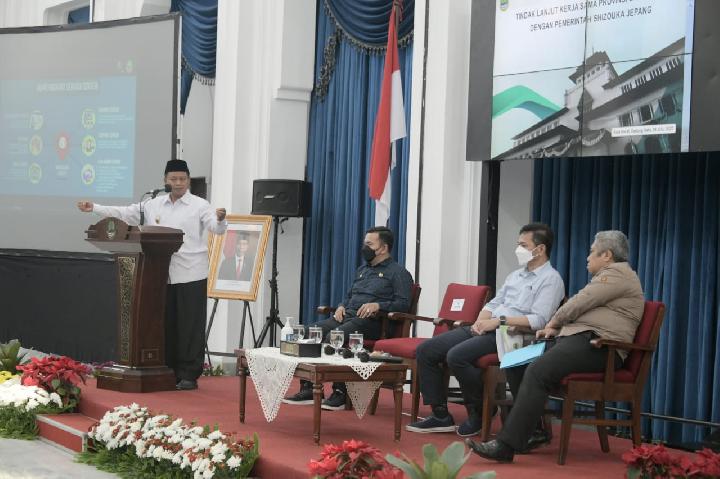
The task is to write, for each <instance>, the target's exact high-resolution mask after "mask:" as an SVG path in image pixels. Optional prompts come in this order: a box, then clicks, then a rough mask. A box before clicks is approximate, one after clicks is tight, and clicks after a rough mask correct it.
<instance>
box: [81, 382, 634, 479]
mask: <svg viewBox="0 0 720 479" xmlns="http://www.w3.org/2000/svg"><path fill="white" fill-rule="evenodd" d="M238 384H239V381H238V379H237V378H236V377H203V378H200V388H199V389H198V390H196V391H167V392H159V393H146V394H130V393H117V392H113V391H106V390H100V389H97V388H96V387H95V382H94V381H89V382H88V385H87V386H86V387H84V388H83V396H82V401H81V402H80V412H81V413H82V414H85V415H87V416H90V417H92V418H96V419H99V418H100V417H102V415H103V414H104V413H105V411H107V410H109V409H112V408H113V407H115V406H119V405H127V404H130V403H133V402H136V403H138V404H140V405H141V406H147V407H148V408H150V409H151V410H152V411H153V412H156V413H160V412H162V413H168V414H172V415H174V416H176V417H182V418H183V419H184V420H185V422H187V423H189V422H191V421H196V422H197V423H198V424H200V425H204V424H210V425H214V424H218V426H219V427H220V429H221V430H222V431H224V432H227V433H231V432H232V433H236V434H238V435H240V436H246V435H252V434H253V432H257V433H258V435H259V437H260V459H259V460H258V462H257V464H256V466H255V471H254V474H255V475H256V476H258V477H262V478H263V479H268V478H282V479H286V478H303V479H305V478H307V477H308V476H309V475H308V469H307V463H308V462H309V461H310V459H316V458H318V457H319V453H320V450H321V446H315V444H314V443H313V440H312V410H311V407H310V406H290V405H287V404H283V405H282V406H281V407H280V412H279V414H278V417H277V419H275V421H273V422H271V423H268V422H267V421H266V420H265V417H264V416H263V414H262V410H261V409H260V402H259V401H258V399H257V396H256V394H255V391H254V389H253V386H252V381H248V393H247V406H246V422H245V424H240V421H239V419H238ZM296 387H297V384H293V385H292V386H291V390H292V391H294V390H295V388H296ZM403 406H404V411H405V412H409V410H410V395H408V394H406V395H405V399H404V402H403ZM450 407H451V411H452V412H453V415H454V416H455V420H456V422H457V421H462V420H464V418H465V412H464V408H462V407H460V406H455V405H451V406H450ZM392 411H393V409H392V392H391V391H390V390H382V391H381V393H380V404H379V405H378V410H377V415H375V416H370V415H369V414H368V415H366V416H365V417H364V418H363V419H358V418H357V416H356V415H355V412H354V411H323V413H322V425H321V432H320V434H321V436H320V442H321V444H325V443H328V442H334V443H339V442H342V441H343V440H345V439H351V438H354V439H359V440H363V441H366V442H368V443H370V444H371V445H373V446H375V447H377V448H378V449H380V450H382V451H384V452H395V451H400V452H402V453H404V454H406V455H407V456H409V457H411V458H413V459H415V460H416V461H418V462H420V463H422V446H423V444H426V443H433V444H435V445H436V446H437V447H438V449H440V450H442V449H444V448H445V447H446V446H447V445H448V444H450V443H451V442H452V441H455V440H459V439H460V438H458V437H457V436H455V435H454V434H414V433H409V432H407V431H405V430H403V432H402V438H401V440H400V442H398V443H396V442H394V441H393V419H392ZM426 412H427V411H425V410H423V409H421V411H420V414H421V415H422V414H425V413H426ZM409 420H410V418H409V416H403V425H405V424H407V423H408V422H409ZM494 427H495V428H497V427H498V425H497V424H495V425H494ZM494 430H496V429H494ZM559 435H560V431H559V430H558V429H556V431H555V437H556V438H555V439H554V440H553V443H552V444H551V445H550V446H546V447H544V448H541V449H538V450H536V451H534V452H533V453H532V454H529V455H524V456H516V457H515V463H513V464H497V463H491V462H487V461H485V460H483V459H481V458H479V457H477V456H475V455H472V456H471V457H470V459H469V460H468V462H467V463H466V465H465V467H464V468H463V471H462V473H461V474H460V476H459V477H463V474H464V475H468V474H471V473H473V472H476V471H486V470H494V471H496V472H497V477H498V478H501V479H502V478H511V479H523V478H530V477H532V478H534V477H541V476H543V477H557V478H563V477H572V478H578V477H582V478H595V477H597V478H607V477H623V476H624V471H625V468H624V465H623V462H622V460H621V459H620V456H621V454H622V453H623V452H625V451H627V450H629V449H630V448H631V447H632V445H631V442H630V441H629V440H625V439H617V438H613V437H610V453H609V454H604V453H603V452H602V451H601V450H600V445H599V443H598V439H597V435H596V434H595V432H594V431H587V430H582V429H575V430H573V433H572V436H571V438H570V441H571V444H570V452H569V454H568V458H567V464H566V465H564V466H558V465H557V464H556V462H555V461H556V460H557V450H558V447H557V438H558V437H559Z"/></svg>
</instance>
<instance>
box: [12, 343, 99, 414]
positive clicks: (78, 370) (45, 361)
mask: <svg viewBox="0 0 720 479" xmlns="http://www.w3.org/2000/svg"><path fill="white" fill-rule="evenodd" d="M17 369H18V371H21V372H22V384H23V385H24V386H38V387H40V388H42V389H45V390H46V391H48V392H50V393H57V394H58V395H59V396H60V397H61V398H62V402H63V408H64V409H65V410H67V411H72V410H74V409H75V408H76V407H77V405H78V404H79V403H80V388H79V387H78V385H79V384H80V382H82V383H83V384H85V379H86V378H87V375H88V374H89V373H90V368H88V367H87V366H85V365H84V364H82V363H79V362H78V361H75V360H73V359H70V358H68V357H67V356H47V357H45V358H42V359H40V358H37V357H35V358H32V359H31V360H30V362H28V363H26V364H25V365H21V366H17Z"/></svg>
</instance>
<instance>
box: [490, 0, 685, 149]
mask: <svg viewBox="0 0 720 479" xmlns="http://www.w3.org/2000/svg"><path fill="white" fill-rule="evenodd" d="M693 20H694V1H692V0H583V1H568V0H564V1H563V0H497V3H496V14H495V55H494V68H493V100H492V141H491V157H492V158H493V159H506V158H541V157H553V156H601V155H618V154H637V153H669V152H680V151H688V147H689V131H690V129H689V119H690V108H689V107H690V101H689V99H690V89H691V79H692V78H691V77H692V75H691V69H692V48H693V46H692V38H693Z"/></svg>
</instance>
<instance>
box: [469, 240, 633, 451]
mask: <svg viewBox="0 0 720 479" xmlns="http://www.w3.org/2000/svg"><path fill="white" fill-rule="evenodd" d="M628 249H629V248H628V240H627V238H626V237H625V235H624V234H623V233H622V232H620V231H601V232H599V233H598V234H596V235H595V241H594V242H593V244H592V246H591V247H590V254H589V255H588V257H587V269H588V271H589V272H590V274H592V275H593V278H592V280H591V281H590V283H588V284H587V285H586V286H585V287H584V288H583V289H582V290H580V291H579V292H578V293H577V294H576V295H575V296H573V297H572V298H570V300H568V302H567V303H565V305H563V306H562V307H561V308H560V309H558V310H557V312H556V313H555V315H553V317H552V319H551V320H550V322H549V323H548V324H547V326H546V327H545V329H542V330H539V331H538V332H537V337H538V338H548V339H549V338H553V337H557V341H556V342H555V344H554V345H551V344H548V347H547V348H546V351H545V354H543V355H542V356H541V357H539V358H538V359H537V360H536V361H535V362H533V363H532V364H530V366H528V367H527V368H524V367H519V368H510V369H507V370H506V371H507V374H508V382H510V383H511V384H512V382H513V381H516V382H519V384H520V385H519V392H518V395H517V397H516V398H515V403H514V405H513V408H512V411H511V412H510V415H509V416H508V418H507V420H506V421H505V424H504V426H503V428H502V430H501V431H500V433H499V434H498V435H497V439H495V440H492V441H489V442H483V443H476V442H473V441H471V440H467V441H466V442H467V444H468V446H469V447H470V448H471V449H472V450H473V452H475V453H476V454H478V455H479V456H482V457H484V458H487V459H493V460H496V461H499V462H512V460H513V457H514V455H515V453H516V452H524V451H526V450H527V449H528V440H529V439H530V437H531V435H532V433H533V431H534V430H535V426H536V424H537V422H538V420H539V419H540V417H541V416H542V414H543V412H544V409H545V402H546V401H547V398H548V395H549V394H550V392H551V391H552V390H554V389H556V388H557V387H558V386H559V385H560V382H561V381H562V379H563V378H564V377H565V376H567V375H568V374H571V373H596V372H602V371H604V370H605V363H606V359H607V351H608V350H607V348H601V349H597V348H594V347H591V346H590V344H589V343H590V341H591V340H592V339H594V338H604V339H612V340H616V341H623V342H632V340H633V338H634V337H635V330H636V329H637V327H638V326H639V324H640V319H641V317H642V314H643V309H644V307H645V298H644V297H643V291H642V287H641V285H640V280H639V279H638V276H637V274H636V273H635V271H633V270H632V268H630V265H629V264H628V263H627V257H628ZM626 356H627V353H626V352H624V351H618V354H617V356H616V357H615V368H616V369H617V368H619V367H620V366H622V362H623V360H624V359H625V357H626ZM523 373H524V374H523ZM520 381H521V382H520ZM516 390H517V389H516Z"/></svg>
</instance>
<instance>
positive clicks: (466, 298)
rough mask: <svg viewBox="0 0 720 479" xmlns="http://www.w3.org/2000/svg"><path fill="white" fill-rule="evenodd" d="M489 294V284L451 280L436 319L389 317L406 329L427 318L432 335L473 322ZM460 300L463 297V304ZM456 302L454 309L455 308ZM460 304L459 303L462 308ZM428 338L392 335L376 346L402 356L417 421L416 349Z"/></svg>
mask: <svg viewBox="0 0 720 479" xmlns="http://www.w3.org/2000/svg"><path fill="white" fill-rule="evenodd" d="M489 297H490V288H489V287H488V286H473V285H466V284H459V283H450V284H449V285H448V287H447V289H446V290H445V296H444V298H443V302H442V305H441V306H440V311H439V312H438V317H437V318H429V317H425V316H417V315H415V314H409V313H390V314H389V315H388V318H389V319H390V320H391V321H402V322H403V329H406V328H408V329H409V327H410V324H411V323H412V322H413V321H425V322H430V323H433V324H434V326H435V328H434V330H433V337H434V336H437V335H438V334H442V333H444V332H445V331H448V330H449V329H451V328H452V327H454V326H459V325H462V324H467V323H473V322H474V321H475V319H477V316H478V314H480V310H481V309H482V308H483V306H484V305H485V303H486V302H487V300H488V299H489ZM458 300H462V303H460V302H459V301H458ZM453 304H455V308H453ZM457 305H460V306H459V307H458V306H457ZM426 340H427V338H407V337H403V338H393V339H383V340H380V341H377V342H376V343H375V349H376V350H379V351H384V352H386V353H390V354H392V355H393V356H398V357H401V358H403V362H404V363H405V364H407V366H408V369H409V370H410V392H411V393H412V420H413V421H416V420H417V415H418V409H419V408H420V388H419V381H418V373H417V361H416V350H417V347H418V346H420V344H421V343H423V342H424V341H426ZM374 406H375V401H373V404H372V405H371V407H370V413H371V414H374V412H375V410H374Z"/></svg>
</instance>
